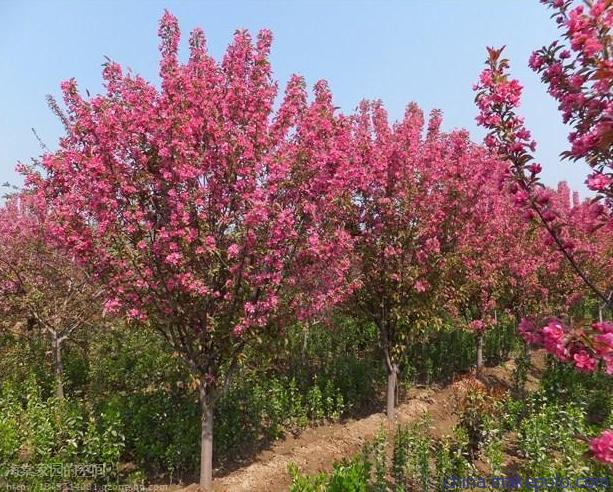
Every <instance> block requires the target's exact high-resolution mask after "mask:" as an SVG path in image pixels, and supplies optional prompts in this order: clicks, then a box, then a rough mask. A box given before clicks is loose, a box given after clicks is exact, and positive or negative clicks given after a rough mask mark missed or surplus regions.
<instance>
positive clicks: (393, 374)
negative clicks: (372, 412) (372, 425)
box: [387, 364, 398, 422]
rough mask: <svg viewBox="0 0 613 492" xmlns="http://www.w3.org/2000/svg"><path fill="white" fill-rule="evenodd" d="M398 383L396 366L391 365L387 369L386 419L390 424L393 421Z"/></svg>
mask: <svg viewBox="0 0 613 492" xmlns="http://www.w3.org/2000/svg"><path fill="white" fill-rule="evenodd" d="M397 381H398V366H396V365H395V364H392V366H391V367H389V366H388V368H387V418H388V420H389V421H390V422H393V421H394V419H395V407H396V385H397Z"/></svg>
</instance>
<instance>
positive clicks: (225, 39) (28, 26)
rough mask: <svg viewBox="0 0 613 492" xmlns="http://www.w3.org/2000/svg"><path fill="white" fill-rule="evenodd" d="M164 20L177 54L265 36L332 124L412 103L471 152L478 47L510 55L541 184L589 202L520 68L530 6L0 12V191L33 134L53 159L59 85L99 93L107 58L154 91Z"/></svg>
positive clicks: (30, 147) (200, 4) (467, 1)
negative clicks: (72, 82) (364, 104)
mask: <svg viewBox="0 0 613 492" xmlns="http://www.w3.org/2000/svg"><path fill="white" fill-rule="evenodd" d="M165 8H168V9H169V10H171V11H172V12H173V13H174V14H175V15H176V16H177V17H178V19H179V22H180V26H181V30H182V33H183V34H184V39H183V43H182V49H183V50H186V48H187V39H186V34H187V33H188V32H189V31H190V30H191V29H192V28H194V27H196V26H200V27H202V28H203V29H204V31H205V34H206V37H207V42H208V46H209V50H210V51H211V52H212V54H213V55H214V56H215V57H217V58H219V57H220V56H221V55H222V53H223V51H224V49H225V47H226V46H227V44H228V43H229V42H230V40H231V38H232V34H233V32H234V30H235V29H237V28H248V29H249V30H251V31H256V30H257V29H259V28H262V27H267V28H270V29H271V30H272V31H273V34H274V44H273V50H272V66H273V70H274V72H275V76H276V78H277V79H278V80H279V81H280V82H281V84H282V85H283V84H284V83H285V81H287V79H288V78H289V76H290V74H291V73H294V72H297V73H300V74H302V75H304V76H305V77H306V79H307V82H308V84H309V86H312V85H313V83H315V82H316V81H317V80H318V79H322V78H324V79H327V80H328V81H329V83H330V86H331V88H332V91H333V94H334V95H335V101H336V105H337V106H340V107H341V109H342V111H344V112H350V111H352V110H353V109H354V108H355V107H356V105H357V104H358V102H359V101H360V100H361V99H363V98H380V99H382V100H383V101H384V103H385V105H386V107H387V109H388V111H389V113H390V115H391V116H392V117H393V118H394V119H396V118H398V117H400V116H401V115H402V113H403V110H404V107H405V105H406V104H407V103H408V102H410V101H416V102H417V103H418V104H419V105H420V106H421V107H422V108H423V109H424V110H425V111H429V110H430V109H432V108H440V109H442V110H443V112H444V115H445V117H444V125H443V126H444V128H445V129H452V128H458V127H463V128H467V129H468V130H470V132H471V134H472V135H473V137H474V138H475V139H479V140H480V139H481V138H482V136H483V132H482V131H481V130H480V129H478V128H476V125H475V123H474V117H475V114H476V110H475V106H474V104H473V93H472V90H471V86H472V84H473V82H474V81H475V80H476V79H477V76H478V73H479V72H480V71H481V69H482V66H483V60H484V59H485V56H486V53H485V47H486V46H488V45H490V46H499V45H502V44H506V45H507V52H506V53H507V56H508V57H509V58H510V59H511V69H512V71H513V73H514V75H515V76H516V77H517V78H519V79H520V80H521V82H522V83H523V85H524V87H525V92H524V100H523V105H522V111H523V114H524V115H525V117H526V123H527V126H528V127H529V128H530V129H531V130H532V132H533V134H534V136H535V137H536V139H537V140H538V142H539V148H538V150H537V154H536V155H537V158H538V159H539V160H540V162H541V163H542V165H543V168H544V170H543V179H544V181H545V182H546V183H547V184H550V185H553V184H555V183H557V182H558V181H559V180H562V179H564V180H567V181H568V182H569V183H570V186H571V187H572V188H574V189H577V190H580V191H581V192H582V195H585V193H586V188H585V185H584V184H583V181H584V180H585V175H586V174H587V169H586V166H581V165H575V164H571V163H567V162H561V161H560V159H559V157H558V155H559V153H560V152H561V151H563V150H565V149H566V144H567V140H566V135H567V134H568V129H567V128H566V127H564V126H563V125H562V123H561V118H560V115H559V113H558V111H557V110H556V104H555V102H554V101H553V100H552V99H551V98H550V97H549V96H548V95H547V94H546V92H545V87H544V86H543V85H542V84H541V83H540V81H539V79H538V77H537V76H536V74H534V73H533V72H532V71H530V69H529V68H528V67H527V61H528V57H529V55H530V53H531V51H532V50H533V49H536V48H538V47H540V46H542V45H543V44H548V43H549V42H550V41H552V40H553V39H555V38H556V36H557V32H556V28H555V23H554V22H553V21H552V20H551V19H549V12H548V11H547V9H545V7H544V6H542V5H541V4H540V3H539V2H538V0H455V1H453V0H430V1H427V0H421V1H417V0H402V1H391V0H388V1H386V0H380V1H362V0H345V1H341V0H328V1H315V0H302V1H298V0H294V1H290V0H287V1H281V0H277V1H264V0H251V1H238V0H227V1H186V0H184V1H172V0H166V1H158V0H155V1H145V0H140V1H138V0H132V1H128V0H124V1H113V0H108V1H100V0H98V1H95V0H83V1H53V0H45V1H36V0H0V88H1V90H0V183H2V182H4V181H7V180H8V181H10V182H11V183H13V184H19V183H20V182H21V180H20V178H19V176H18V175H17V174H16V173H15V172H14V170H13V169H14V166H15V164H16V163H17V162H18V161H22V162H28V161H29V160H30V158H31V157H34V156H37V155H39V154H40V153H41V149H40V146H39V144H38V142H37V140H36V138H35V137H34V135H33V134H32V131H31V128H34V129H36V131H37V133H38V134H39V135H40V137H41V138H42V140H43V141H44V142H45V144H47V145H48V146H49V147H50V148H52V149H53V148H55V146H56V142H57V139H58V137H59V136H60V135H61V130H62V129H61V125H60V124H59V122H58V121H57V119H56V117H55V116H54V115H53V114H52V113H51V111H50V110H49V109H48V108H47V105H46V102H45V95H46V94H53V95H55V96H58V95H59V89H58V87H59V83H60V81H62V80H64V79H68V78H70V77H75V78H76V79H77V81H78V83H79V86H80V87H81V88H82V89H85V88H87V89H89V91H90V93H95V92H98V91H99V90H100V80H101V76H100V70H101V64H102V63H103V62H104V55H107V56H109V57H110V58H112V59H114V60H116V61H118V62H119V63H121V64H122V65H123V66H128V67H131V68H132V69H133V71H135V72H138V73H140V74H142V75H143V76H145V77H146V78H147V79H149V80H153V81H157V77H158V76H157V71H158V66H157V64H158V51H157V46H158V39H157V35H156V33H157V26H158V20H159V18H160V16H161V14H162V12H163V10H164V9H165ZM0 191H1V189H0Z"/></svg>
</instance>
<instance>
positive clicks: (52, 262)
mask: <svg viewBox="0 0 613 492" xmlns="http://www.w3.org/2000/svg"><path fill="white" fill-rule="evenodd" d="M102 293H103V292H102V289H101V288H100V287H99V286H98V285H97V284H96V283H95V282H93V281H92V279H91V277H90V276H89V275H88V274H87V273H86V271H85V270H84V269H83V268H81V267H80V266H79V265H78V264H77V262H76V261H75V258H74V256H71V255H66V252H65V251H64V250H63V249H62V248H61V247H60V244H59V243H58V241H57V237H56V236H55V235H54V233H53V223H52V222H51V221H50V220H49V217H48V215H47V213H46V210H45V205H44V203H41V201H40V200H38V199H37V197H35V196H32V195H26V194H14V195H11V196H10V197H9V198H8V199H7V201H6V203H5V204H4V205H3V206H2V207H1V208H0V315H1V316H2V319H0V326H4V328H6V329H8V330H11V331H14V329H15V328H18V327H20V326H21V327H23V326H24V325H25V326H27V327H29V328H30V329H31V328H33V327H38V328H40V329H41V330H42V331H43V333H45V334H46V335H47V336H48V338H49V341H50V344H51V353H52V357H53V372H54V376H55V385H56V396H57V398H59V399H63V398H64V374H63V373H64V370H63V362H62V347H63V346H64V344H65V343H66V342H67V341H68V340H70V339H71V337H72V336H73V335H74V334H75V333H76V332H77V331H79V330H83V329H85V328H87V327H91V326H93V325H94V324H96V323H98V322H100V321H101V316H102V302H101V301H102ZM17 332H18V334H24V333H23V330H19V329H17Z"/></svg>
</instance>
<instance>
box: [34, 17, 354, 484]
mask: <svg viewBox="0 0 613 492" xmlns="http://www.w3.org/2000/svg"><path fill="white" fill-rule="evenodd" d="M159 34H160V38H161V45H160V51H161V55H162V56H161V64H160V75H161V88H160V89H158V88H156V87H155V86H154V85H152V84H150V83H148V82H146V81H145V80H143V79H142V78H141V77H139V76H133V75H131V74H129V73H128V74H125V73H123V71H122V69H121V67H120V66H119V65H118V64H116V63H114V62H109V63H108V64H107V65H106V66H105V68H104V71H103V77H104V82H105V88H106V94H103V95H98V96H95V97H91V98H88V99H85V98H83V97H82V96H81V94H80V93H79V91H78V90H77V85H76V83H75V81H74V80H69V81H68V82H65V83H63V85H62V89H63V93H64V100H65V105H66V108H67V109H66V114H65V115H64V120H65V123H66V126H67V135H66V136H65V137H64V138H62V139H61V141H60V148H59V150H58V151H57V152H54V153H49V154H47V155H45V156H44V158H43V160H42V164H43V168H44V170H43V172H42V173H40V174H39V175H31V176H30V177H29V182H30V184H31V186H32V187H34V188H35V189H37V190H39V191H40V193H43V194H44V195H45V198H46V200H47V201H48V203H49V207H50V208H51V209H52V210H53V212H54V214H55V216H56V220H57V223H58V225H57V227H56V230H55V232H56V234H57V235H58V236H60V237H61V238H62V239H63V240H64V241H65V242H66V244H67V246H68V247H69V248H70V249H71V251H74V252H75V254H76V255H78V257H79V258H80V260H81V261H82V262H83V263H84V264H85V265H87V267H88V268H90V269H91V270H92V271H93V272H95V274H96V275H97V276H98V278H100V280H101V281H102V282H103V283H104V285H105V287H106V288H107V292H108V299H107V301H106V309H107V310H109V311H117V310H121V311H123V312H125V313H126V314H127V316H128V317H129V318H130V319H132V320H133V321H134V322H136V323H141V324H149V325H151V326H152V327H153V328H155V329H157V330H158V331H159V332H160V333H161V334H162V336H164V337H165V339H166V340H167V342H168V343H169V344H170V346H171V347H173V348H174V349H175V350H176V351H177V352H179V353H180V354H181V355H182V356H183V359H184V360H185V361H186V363H187V365H188V366H189V368H190V369H191V372H192V375H193V377H194V380H195V382H196V384H197V387H198V392H199V398H200V403H201V411H202V431H201V460H200V484H201V486H202V487H203V488H205V489H207V490H208V489H210V488H211V487H212V454H213V451H212V444H213V408H214V405H215V402H216V400H217V398H218V397H219V395H220V394H222V393H223V391H224V389H225V388H226V387H227V385H228V383H229V381H230V378H231V376H232V374H233V372H234V371H235V369H236V367H237V365H238V364H239V362H240V360H241V358H243V356H244V354H245V348H246V347H247V346H248V345H249V344H250V343H252V342H254V341H255V340H256V339H258V338H259V337H261V336H262V335H263V334H271V335H278V336H280V335H282V331H281V329H280V328H279V327H280V326H281V325H282V321H283V320H284V319H285V318H286V317H287V316H290V315H291V316H294V315H295V316H297V317H298V318H301V319H302V318H308V317H309V316H311V315H313V314H314V313H319V312H321V311H322V310H324V309H325V308H326V307H328V306H330V305H332V304H334V303H336V302H337V301H339V300H340V299H342V298H343V296H344V295H345V294H346V293H347V292H348V291H349V290H350V289H351V286H352V285H351V282H348V281H347V273H348V271H349V267H350V262H349V255H348V253H349V252H350V251H351V248H352V240H351V237H350V236H349V234H348V233H347V232H346V231H345V227H344V224H342V223H340V222H339V221H338V219H337V218H338V217H340V215H339V214H338V213H336V211H335V210H336V208H337V207H338V208H342V207H343V206H344V204H345V203H347V202H348V200H349V198H350V197H348V195H347V194H346V193H345V191H344V187H343V183H344V182H345V180H344V178H343V173H344V172H345V171H344V170H343V166H344V163H345V162H347V159H346V154H347V152H348V145H349V143H350V136H351V135H350V127H349V123H348V121H347V120H346V119H345V118H343V117H342V116H338V115H336V114H335V108H334V106H333V104H332V98H331V95H330V92H329V90H328V88H327V85H326V84H325V83H324V82H319V83H318V84H317V85H316V86H315V95H314V100H313V101H312V102H311V103H307V94H306V92H305V86H304V82H303V80H302V79H301V78H299V77H297V76H294V77H292V78H291V80H290V81H289V83H288V86H287V89H286V93H285V97H284V99H283V100H282V102H281V104H280V107H279V108H278V110H276V111H275V110H274V108H273V106H274V103H275V99H276V94H277V86H276V83H275V82H273V80H272V74H271V68H270V64H269V61H268V55H269V50H270V45H271V33H270V32H269V31H266V30H263V31H260V33H259V35H258V36H257V39H256V40H255V41H252V38H251V37H250V35H249V34H248V33H247V32H245V31H237V32H236V34H235V36H234V40H233V42H232V43H231V45H230V46H229V47H228V49H227V51H226V53H225V56H224V57H223V60H222V61H221V62H216V61H215V60H214V59H213V58H212V57H211V56H209V55H208V54H207V52H206V49H205V40H204V35H203V33H202V31H201V30H200V29H196V30H194V31H193V32H192V33H191V36H190V40H189V44H190V52H189V59H188V60H187V62H186V63H180V62H179V58H178V45H179V37H180V33H179V27H178V23H177V20H176V18H175V17H174V16H172V15H171V14H170V13H168V12H166V13H165V14H164V15H163V17H162V19H161V22H160V29H159ZM274 328H276V330H275V329H274Z"/></svg>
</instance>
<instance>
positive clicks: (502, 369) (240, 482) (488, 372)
mask: <svg viewBox="0 0 613 492" xmlns="http://www.w3.org/2000/svg"><path fill="white" fill-rule="evenodd" d="M544 360H545V358H544V353H543V352H535V353H533V354H532V370H531V371H530V373H529V376H528V382H527V387H526V389H527V390H528V391H532V390H534V389H536V388H537V387H538V379H539V376H540V373H541V372H542V369H543V367H544ZM514 367H515V365H514V363H513V362H512V361H509V362H507V363H505V364H503V365H501V366H497V367H487V368H484V369H483V371H482V373H481V375H480V377H479V379H480V381H481V382H482V383H484V384H485V386H487V387H488V388H497V389H500V390H507V389H509V387H510V385H511V381H512V374H513V369H514ZM453 407H454V384H451V385H448V386H446V387H443V388H438V387H429V388H413V389H411V390H410V391H409V392H408V394H407V395H406V398H405V401H404V402H403V403H402V404H400V405H398V407H397V418H396V423H398V424H406V423H410V422H415V421H416V420H418V419H419V418H420V417H422V416H424V415H425V414H428V415H429V418H430V420H431V429H430V432H431V435H432V436H433V437H442V436H444V435H448V434H450V433H451V432H452V430H453V428H454V426H455V425H456V423H457V418H456V416H455V415H454V408H453ZM382 425H383V426H389V425H390V424H389V422H388V420H387V417H386V415H385V414H384V413H374V414H372V415H370V416H368V417H365V418H361V419H357V420H346V421H343V422H338V423H331V424H328V425H321V426H318V427H313V428H309V429H307V430H305V431H304V432H302V433H301V434H300V435H299V436H298V437H293V436H287V437H285V438H283V439H281V440H279V441H277V442H276V443H274V444H272V445H271V447H270V448H269V449H266V450H264V451H262V452H261V453H259V454H258V455H257V456H256V458H255V460H254V461H253V462H252V463H251V464H249V465H248V466H245V467H244V468H241V469H238V470H235V471H232V472H230V473H228V474H227V475H225V476H221V477H217V478H215V480H214V490H215V491H217V492H280V491H287V490H288V489H289V486H290V484H291V480H290V476H289V474H288V471H287V469H288V464H289V463H295V464H296V465H297V466H298V468H299V469H300V470H301V472H303V473H308V474H314V473H318V472H322V471H330V470H331V469H332V465H333V464H334V463H335V462H337V461H339V460H341V459H343V458H350V457H352V456H353V455H355V454H356V453H358V452H359V451H360V450H361V449H362V446H363V444H364V443H365V442H366V441H369V440H372V439H373V438H374V437H375V435H376V433H377V431H378V430H379V428H380V427H381V426H382ZM394 425H395V424H394ZM507 466H508V468H510V469H512V468H513V463H508V464H507ZM171 490H173V492H197V491H198V490H199V489H198V486H197V485H196V484H192V485H189V486H187V487H185V486H177V487H176V488H174V487H173V488H172V489H171Z"/></svg>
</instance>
